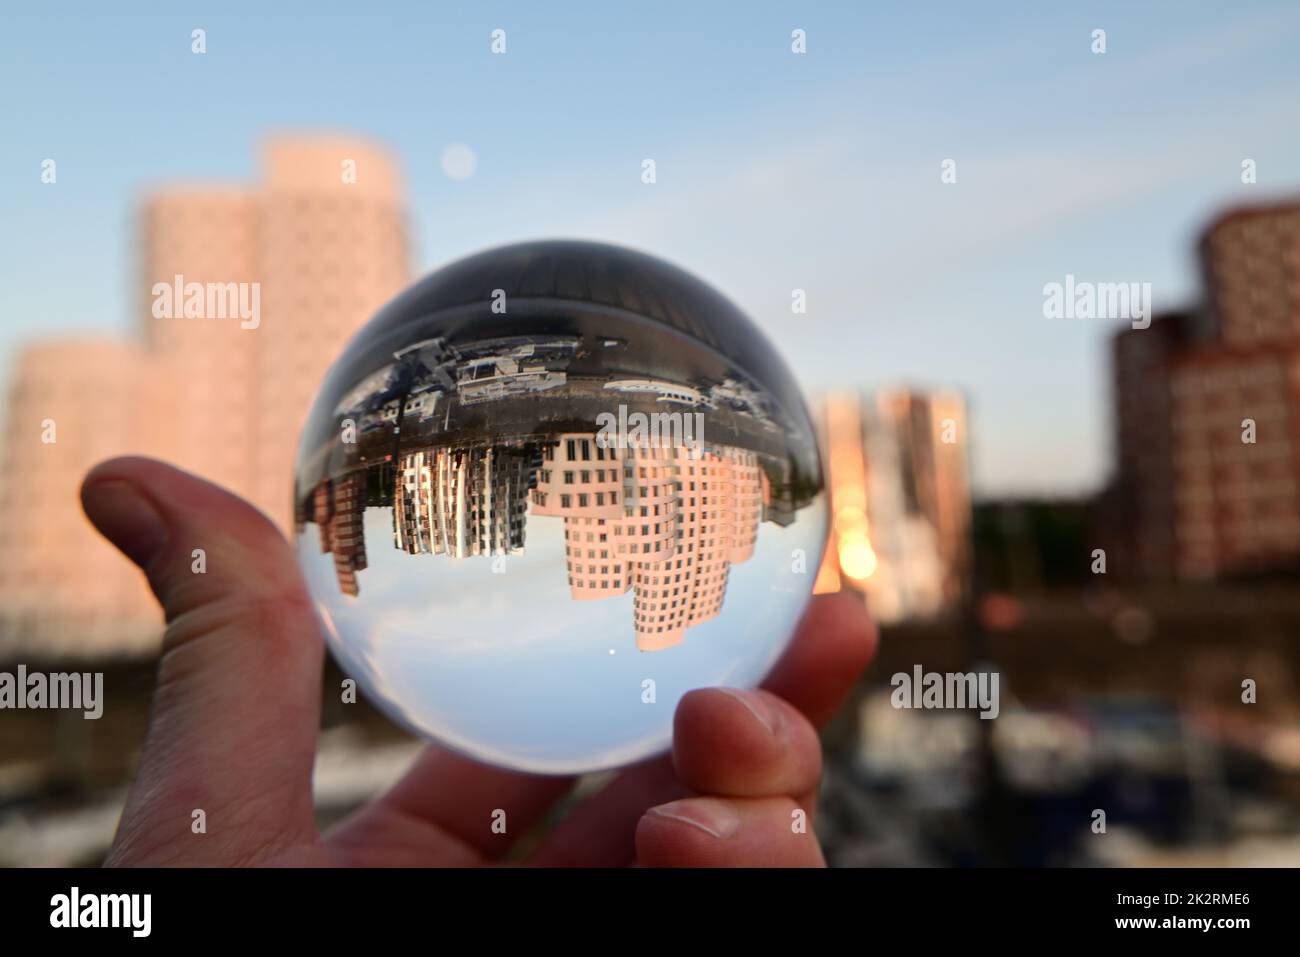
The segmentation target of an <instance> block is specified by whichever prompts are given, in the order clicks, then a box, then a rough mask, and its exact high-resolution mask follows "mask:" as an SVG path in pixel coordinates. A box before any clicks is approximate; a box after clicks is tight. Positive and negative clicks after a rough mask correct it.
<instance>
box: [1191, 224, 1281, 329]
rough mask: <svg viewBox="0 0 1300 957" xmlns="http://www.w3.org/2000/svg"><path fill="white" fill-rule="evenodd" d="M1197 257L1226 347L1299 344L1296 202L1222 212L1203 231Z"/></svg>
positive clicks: (1216, 323) (1213, 313) (1210, 309)
mask: <svg viewBox="0 0 1300 957" xmlns="http://www.w3.org/2000/svg"><path fill="white" fill-rule="evenodd" d="M1198 253H1199V257H1200V262H1201V274H1202V277H1203V282H1204V285H1205V290H1206V294H1207V298H1208V299H1209V311H1210V313H1211V315H1212V317H1213V319H1214V322H1215V325H1216V327H1217V331H1218V335H1219V338H1220V339H1221V340H1222V342H1223V344H1224V345H1226V346H1229V347H1231V348H1234V349H1251V348H1254V347H1256V346H1268V345H1275V346H1276V345H1281V346H1289V345H1293V344H1295V343H1296V342H1300V203H1287V204H1283V205H1277V206H1258V207H1249V208H1242V209H1236V210H1232V211H1230V212H1228V213H1225V214H1223V215H1221V216H1219V217H1218V218H1216V219H1215V220H1214V222H1212V223H1211V224H1210V225H1209V227H1207V228H1206V230H1205V231H1204V233H1203V234H1202V236H1201V240H1200V243H1199V247H1198Z"/></svg>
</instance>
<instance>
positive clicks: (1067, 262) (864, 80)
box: [0, 0, 1300, 494]
mask: <svg viewBox="0 0 1300 957" xmlns="http://www.w3.org/2000/svg"><path fill="white" fill-rule="evenodd" d="M26 6H27V5H24V7H26ZM0 17H2V18H3V23H2V24H0V123H2V126H0V128H2V129H3V130H4V133H3V137H4V147H3V149H0V263H2V264H3V265H2V266H0V303H2V304H3V313H2V314H0V361H3V362H4V364H5V365H6V366H7V364H8V362H9V361H10V360H11V359H12V357H13V354H14V350H15V348H16V347H17V346H18V345H19V344H20V343H21V342H22V341H24V340H26V339H30V338H34V337H39V336H46V335H50V334H57V333H63V332H67V333H71V332H96V333H104V334H113V333H118V332H125V331H126V330H127V329H129V328H130V326H131V323H132V321H133V319H134V317H133V315H132V308H133V307H132V303H131V302H130V301H129V298H128V296H127V289H128V282H129V279H130V276H131V274H132V273H131V271H132V270H133V269H134V268H135V260H134V248H135V246H134V236H133V232H132V230H133V228H134V226H133V212H134V204H135V202H136V200H137V198H138V197H139V195H140V193H141V191H142V190H143V189H144V188H146V187H149V186H151V185H154V184H157V183H158V182H160V181H166V180H194V179H226V180H235V181H239V180H249V179H251V178H252V177H253V176H254V175H255V170H254V163H255V145H256V143H257V141H258V139H259V138H260V137H263V136H265V135H266V134H268V133H273V132H280V131H286V130H297V129H304V130H318V129H326V130H339V131H346V132H356V133H360V134H364V135H367V136H372V137H374V138H376V139H378V140H381V141H383V142H385V143H387V144H388V145H389V146H391V147H392V148H393V149H394V150H395V151H396V153H397V154H398V155H399V157H400V158H401V160H402V162H403V165H404V169H405V172H406V176H407V185H408V196H409V201H410V209H411V217H412V223H411V224H412V227H413V235H414V238H415V240H416V249H415V252H416V258H415V262H416V266H417V268H418V269H419V270H420V271H421V272H423V271H425V270H427V269H431V268H433V267H435V266H436V265H438V264H439V263H442V262H445V261H447V260H449V259H452V258H455V257H458V256H460V255H462V254H464V253H466V252H469V251H472V250H475V249H479V248H482V247H484V246H488V245H493V244H497V243H500V242H506V241H510V240H515V239H522V238H536V237H543V236H578V237H586V238H598V239H607V240H613V241H617V242H620V243H624V244H627V245H631V246H635V247H639V248H642V249H644V250H646V251H648V252H651V253H655V254H658V255H661V256H664V257H666V258H668V259H671V260H673V261H675V262H677V263H679V264H681V265H683V266H685V267H687V268H689V269H691V270H692V271H694V272H696V273H698V274H699V275H700V276H702V277H704V278H705V279H707V280H708V281H710V282H712V283H713V284H715V285H717V286H718V287H719V288H720V289H722V290H723V291H724V292H726V293H727V294H729V295H730V296H732V297H733V298H734V299H736V300H737V301H738V302H739V303H740V304H741V305H742V306H743V307H744V308H746V309H747V310H748V311H749V312H750V313H751V314H752V315H753V316H754V317H755V318H756V319H757V320H758V321H759V323H760V324H761V325H762V326H763V327H764V328H765V329H766V330H767V331H768V332H769V334H770V335H771V336H772V337H773V338H774V339H775V340H776V342H777V343H778V345H779V347H780V348H781V349H782V351H783V352H784V353H785V355H786V356H787V357H788V358H789V360H790V362H791V363H792V365H793V366H794V368H795V370H796V372H797V373H798V375H799V376H800V378H801V380H802V381H803V382H804V383H805V385H806V386H807V387H809V389H810V390H812V389H818V388H822V387H825V386H830V385H867V386H870V385H880V384H896V383H903V384H907V383H911V384H917V385H954V386H958V387H961V388H962V389H964V390H965V391H966V392H967V394H968V395H969V397H970V399H971V401H972V407H973V408H972V411H973V434H972V442H973V456H974V464H975V470H976V477H977V489H978V490H979V491H981V492H983V493H985V494H1009V493H1018V492H1027V493H1042V492H1053V493H1070V492H1075V491H1087V490H1090V489H1092V488H1095V487H1096V486H1097V485H1098V484H1099V483H1100V482H1101V481H1102V480H1103V479H1104V478H1105V475H1106V473H1107V470H1108V461H1109V456H1110V451H1109V446H1108V438H1107V436H1108V421H1107V403H1108V396H1107V386H1106V382H1107V372H1108V370H1107V367H1106V362H1105V352H1104V348H1105V342H1106V339H1107V337H1108V335H1109V334H1110V333H1111V332H1112V331H1113V330H1114V329H1115V328H1116V327H1117V326H1118V325H1119V323H1116V322H1113V321H1112V322H1102V321H1098V320H1083V319H1071V320H1049V319H1045V318H1043V315H1042V302H1043V293H1042V287H1043V285H1044V284H1045V283H1048V282H1059V281H1063V280H1064V277H1065V275H1066V274H1067V273H1073V274H1074V275H1075V276H1076V277H1078V278H1079V279H1082V280H1092V281H1097V282H1119V281H1142V282H1150V283H1152V287H1153V297H1154V301H1155V305H1156V308H1157V310H1159V309H1161V308H1169V307H1175V306H1178V305H1181V304H1183V303H1185V302H1187V301H1188V300H1190V299H1192V298H1193V297H1194V296H1195V295H1196V294H1197V277H1196V275H1195V273H1194V270H1193V262H1192V258H1191V243H1192V240H1193V239H1194V237H1195V235H1196V232H1197V231H1198V230H1199V228H1200V227H1201V226H1202V225H1203V224H1204V223H1205V221H1206V220H1207V219H1208V217H1209V216H1210V215H1211V213H1212V212H1214V211H1215V210H1217V209H1219V208H1221V207H1223V206H1225V205H1229V204H1237V203H1243V202H1254V201H1265V200H1269V199H1273V198H1276V197H1278V196H1280V195H1288V194H1297V193H1300V116H1298V114H1300V54H1298V53H1297V51H1300V5H1296V4H1294V3H1256V2H1232V3H1219V4H1210V3H1190V2H1186V0H1181V2H1157V3H1143V4H1131V3H1089V4H1086V5H1084V4H1070V5H1063V4H1045V3H1041V2H1028V3H999V4H972V3H959V2H953V3H944V4H937V3H915V2H908V3H902V2H900V3H886V2H871V3H848V2H845V3H829V2H818V3H744V4H740V3H736V4H729V5H724V4H704V3H699V2H698V0H697V2H683V3H672V2H665V3H655V4H613V3H607V2H606V3H564V4H561V3H547V4H540V3H536V2H521V3H509V4H494V3H477V2H469V0H463V2H456V3H437V4H434V3H418V4H417V3H411V4H399V3H369V4H355V3H328V2H312V3H300V4H288V3H285V4H274V5H272V4H267V3H228V2H223V3H219V4H217V3H213V4H201V3H195V4H183V5H182V4H176V3H133V4H115V5H107V6H106V5H104V4H99V3H83V4H66V5H60V6H59V7H58V8H57V9H50V10H48V11H46V10H36V11H29V10H26V9H24V10H22V11H18V12H15V10H14V8H13V5H7V7H6V9H5V12H4V13H3V14H0ZM198 27H201V28H203V29H204V30H206V31H207V53H206V54H203V55H195V54H193V53H191V52H190V42H191V41H190V35H191V31H192V30H193V29H195V28H198ZM497 28H500V29H504V30H505V31H506V38H507V53H506V54H505V55H504V56H494V55H492V53H491V52H490V34H491V31H492V30H494V29H497ZM796 28H800V29H803V30H805V31H806V32H807V53H806V54H805V55H802V56H799V55H795V54H793V53H791V50H790V42H791V41H790V33H791V31H792V30H794V29H796ZM1097 28H1101V29H1104V30H1106V42H1107V52H1106V53H1105V54H1104V55H1096V54H1093V53H1092V52H1091V49H1090V46H1091V42H1092V41H1091V33H1092V31H1093V30H1094V29H1097ZM453 143H461V144H465V145H467V146H468V147H469V148H470V149H471V150H472V151H473V154H474V156H475V157H476V164H475V167H474V171H473V174H472V175H470V176H469V177H467V178H462V179H453V178H451V177H450V176H448V175H447V174H446V172H444V169H443V164H442V161H441V157H442V154H443V151H444V149H445V148H446V147H447V146H448V145H450V144H453ZM47 158H53V159H55V160H56V162H57V164H58V182H57V183H56V184H55V185H53V186H50V185H43V184H42V183H41V181H40V171H41V162H42V160H44V159H47ZM645 158H653V159H654V160H655V161H656V164H657V174H658V181H657V183H655V184H654V185H653V186H648V185H645V184H643V183H642V182H641V178H640V173H641V162H642V160H643V159H645ZM948 158H952V159H955V160H956V162H957V182H956V183H955V184H952V185H945V184H943V183H941V181H940V164H941V163H942V161H943V160H945V159H948ZM1246 158H1250V159H1254V160H1255V161H1256V163H1257V169H1258V182H1257V183H1256V184H1254V185H1243V184H1242V182H1241V175H1240V173H1241V163H1242V160H1243V159H1246ZM795 288H803V289H805V290H806V291H807V297H808V300H807V301H808V313H807V314H806V315H793V314H792V313H791V309H790V303H791V290H792V289H795Z"/></svg>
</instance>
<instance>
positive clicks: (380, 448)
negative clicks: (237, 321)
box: [294, 242, 826, 774]
mask: <svg viewBox="0 0 1300 957" xmlns="http://www.w3.org/2000/svg"><path fill="white" fill-rule="evenodd" d="M294 500H295V526H296V531H297V535H296V550H297V555H298V560H299V562H300V564H301V567H302V571H303V574H304V576H305V578H306V581H307V584H308V588H309V589H310V592H311V595H312V599H313V601H314V604H315V607H316V610H317V612H318V614H319V616H320V618H321V621H322V624H323V626H324V630H325V633H326V636H327V640H328V642H329V645H330V648H331V650H332V652H333V654H334V655H335V657H336V659H337V660H338V662H339V664H340V666H341V667H342V668H343V670H344V671H345V672H346V673H347V674H348V675H350V676H351V677H352V678H353V679H355V681H356V683H357V686H358V688H359V690H360V691H361V692H362V694H363V695H364V696H365V697H366V698H367V700H369V701H371V702H372V703H374V704H375V705H376V706H378V707H379V708H380V709H381V710H383V711H384V712H386V713H387V714H388V715H389V716H390V717H392V718H393V719H394V720H396V721H397V722H399V723H400V724H402V725H404V726H406V727H407V728H408V729H410V730H412V731H414V732H416V733H418V734H420V735H423V736H426V737H428V738H431V739H433V740H435V741H437V742H439V743H440V744H443V745H445V746H447V747H450V748H452V749H455V750H457V751H459V752H461V753H462V754H465V755H468V756H470V757H472V758H475V759H477V760H480V761H485V762H488V763H491V764H495V765H499V766H503V767H509V768H514V769H518V770H524V771H531V772H536V773H543V774H571V773H582V772H587V771H594V770H598V769H602V768H608V767H613V766H617V765H622V764H627V763H630V762H634V761H637V760H640V759H642V758H645V757H648V756H651V755H653V754H655V753H656V752H660V751H662V750H664V749H665V748H667V747H668V746H669V745H670V744H671V735H672V720H673V711H674V709H675V707H676V704H677V702H678V700H679V699H680V698H681V697H682V695H684V694H685V693H686V692H688V691H690V690H691V689H693V688H700V687H707V686H719V685H723V686H730V687H739V688H744V687H754V686H756V685H757V684H759V683H760V682H761V681H762V679H763V677H764V675H766V673H767V672H768V671H769V670H770V669H771V668H772V666H773V664H774V663H775V662H776V661H777V659H778V658H779V657H780V655H781V653H782V651H783V650H784V648H785V646H786V645H787V644H788V643H789V641H790V639H791V637H792V634H793V631H794V628H795V625H796V623H797V620H798V619H799V617H800V615H801V613H802V611H803V608H804V605H805V604H806V602H807V600H808V596H809V594H810V593H811V591H812V584H813V581H814V579H815V578H816V574H817V569H818V565H819V563H820V561H821V556H822V549H823V545H824V542H825V534H826V504H825V494H824V492H823V480H822V469H821V464H820V458H819V453H818V449H817V442H816V438H815V435H814V430H813V427H812V423H811V422H810V420H809V417H808V413H807V410H806V408H805V406H804V404H803V401H802V399H801V397H800V393H799V389H798V387H797V386H796V383H795V380H794V378H793V377H792V375H791V373H790V371H789V370H788V368H787V367H786V365H785V364H784V362H783V361H782V360H781V358H780V357H779V356H778V355H777V353H776V351H775V350H774V349H773V347H772V345H771V344H770V343H769V342H768V340H767V339H766V338H765V337H764V336H763V334H762V333H761V332H760V331H759V329H758V328H757V327H756V326H755V325H754V323H753V322H751V321H750V320H749V319H748V318H747V317H746V316H745V315H744V314H743V313H742V312H741V311H740V310H739V309H738V308H737V307H736V306H735V305H733V304H732V303H731V302H730V301H728V300H727V299H726V298H725V297H723V296H722V295H721V294H720V293H718V292H717V291H715V290H714V289H712V288H711V287H710V286H708V285H706V284H705V283H704V282H702V281H701V280H699V279H697V278H696V277H694V276H692V275H690V274H689V273H687V272H685V271H683V270H682V269H680V268H678V267H676V266H673V265H670V264H669V263H666V262H664V261H662V260H659V259H656V258H653V257H650V256H647V255H644V254H641V253H637V252H633V251H631V250H627V249H623V248H620V247H616V246H609V245H604V244H599V243H587V242H530V243H522V244H517V245H510V246H505V247H501V248H498V249H493V250H490V251H487V252H483V253H478V254H476V255H472V256H469V257H468V258H465V259H461V260H459V261H457V262H455V263H453V264H451V265H449V266H446V267H444V268H442V269H440V270H438V271H437V272H434V273H433V274H431V275H429V276H427V277H425V278H424V279H422V280H420V281H419V282H417V283H416V284H415V285H414V286H412V287H411V288H409V289H407V290H406V291H405V292H403V293H402V294H400V295H399V296H398V297H397V298H395V299H394V300H392V301H391V302H390V303H388V304H387V305H386V306H384V307H383V308H382V309H381V310H380V312H379V313H378V314H377V315H376V316H375V317H374V318H373V319H372V320H371V321H370V322H369V323H368V324H367V325H366V326H365V327H364V328H363V329H362V330H361V331H360V332H359V333H358V334H357V335H356V337H355V338H354V339H353V340H352V342H351V343H350V344H349V345H348V346H347V348H346V349H345V350H344V352H343V355H342V356H341V357H340V358H339V359H338V361H337V362H336V363H335V364H334V366H333V367H332V368H331V370H330V371H329V373H328V374H327V376H326V379H325V382H324V384H323V386H322V387H321V390H320V393H319V395H318V396H317V398H316V400H315V402H314V404H313V407H312V410H311V412H310V414H309V417H308V421H307V424H306V427H305V428H304V431H303V436H302V441H301V445H300V448H299V451H298V458H297V462H296V466H295V476H294Z"/></svg>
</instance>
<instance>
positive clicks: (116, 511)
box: [81, 479, 167, 567]
mask: <svg viewBox="0 0 1300 957" xmlns="http://www.w3.org/2000/svg"><path fill="white" fill-rule="evenodd" d="M81 500H82V505H83V506H84V507H85V509H86V516H87V517H88V518H89V519H90V521H91V522H92V523H93V524H94V526H95V528H97V529H99V532H100V534H101V535H103V536H104V537H105V538H107V539H108V540H109V541H110V542H112V543H113V544H114V545H116V546H117V547H118V548H119V549H121V551H122V553H123V554H124V555H126V557H127V558H129V559H131V561H133V562H135V563H136V564H137V565H140V566H141V567H143V566H144V565H145V564H146V563H148V561H149V559H151V558H152V557H153V556H154V555H156V554H157V553H158V549H160V548H162V546H163V543H164V542H166V541H167V525H166V523H164V522H163V519H162V516H161V515H160V514H158V510H157V509H156V508H155V507H154V505H153V503H152V502H150V501H149V499H148V498H146V497H145V495H144V494H143V493H142V492H141V491H140V490H139V488H137V487H136V486H135V485H134V484H132V483H131V482H124V481H121V480H119V479H106V480H104V481H102V482H95V483H94V484H93V485H87V486H86V487H85V489H84V490H83V491H82V495H81Z"/></svg>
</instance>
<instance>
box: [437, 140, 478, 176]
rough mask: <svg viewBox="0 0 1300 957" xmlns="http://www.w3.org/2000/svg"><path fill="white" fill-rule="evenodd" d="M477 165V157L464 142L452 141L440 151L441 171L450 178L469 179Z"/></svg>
mask: <svg viewBox="0 0 1300 957" xmlns="http://www.w3.org/2000/svg"><path fill="white" fill-rule="evenodd" d="M477 167H478V157H477V156H475V155H474V151H473V150H472V149H470V148H469V147H468V146H466V145H465V144H464V143H452V144H451V145H450V146H448V147H447V148H446V149H444V150H443V151H442V171H443V172H444V173H446V174H447V176H448V177H449V178H451V179H469V178H470V177H471V176H473V175H474V170H475V169H476V168H477Z"/></svg>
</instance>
